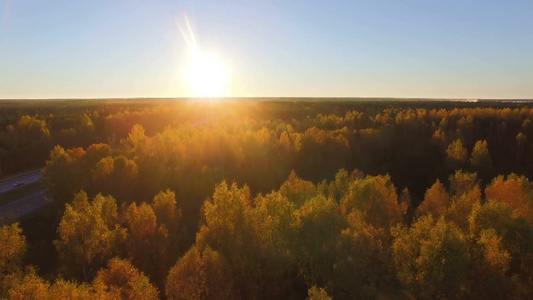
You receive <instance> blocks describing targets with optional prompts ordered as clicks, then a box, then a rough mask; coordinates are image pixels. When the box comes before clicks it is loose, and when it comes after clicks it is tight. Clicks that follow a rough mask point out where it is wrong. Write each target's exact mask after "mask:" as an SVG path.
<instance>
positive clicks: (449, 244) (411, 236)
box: [393, 216, 469, 299]
mask: <svg viewBox="0 0 533 300" xmlns="http://www.w3.org/2000/svg"><path fill="white" fill-rule="evenodd" d="M393 233H394V236H395V240H394V244H393V257H394V265H395V267H396V270H397V274H398V279H400V281H401V282H402V283H403V284H404V285H405V286H406V287H407V288H408V289H409V291H411V292H412V293H413V294H414V295H415V296H417V297H420V298H422V299H438V298H443V297H445V298H458V297H459V296H460V295H461V293H462V287H463V286H464V285H465V280H466V271H467V269H468V263H469V256H468V252H467V242H466V238H465V236H464V234H463V233H462V232H461V230H460V229H459V228H457V226H455V225H454V224H452V223H449V222H446V221H445V220H444V218H440V219H439V220H438V221H436V222H435V221H434V219H433V217H432V216H424V217H422V218H420V219H418V220H417V221H416V222H415V223H414V224H413V225H412V227H411V228H409V229H408V228H405V227H401V226H400V227H399V228H396V229H395V230H394V231H393Z"/></svg>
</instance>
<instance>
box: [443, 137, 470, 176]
mask: <svg viewBox="0 0 533 300" xmlns="http://www.w3.org/2000/svg"><path fill="white" fill-rule="evenodd" d="M446 155H447V159H448V162H449V164H450V166H451V167H452V168H453V169H457V168H460V167H462V166H464V165H465V163H466V162H467V161H468V150H466V148H465V147H464V146H463V142H462V141H461V139H457V140H456V141H455V142H452V143H451V144H450V145H448V149H446Z"/></svg>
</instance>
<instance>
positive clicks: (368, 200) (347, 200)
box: [341, 176, 407, 228]
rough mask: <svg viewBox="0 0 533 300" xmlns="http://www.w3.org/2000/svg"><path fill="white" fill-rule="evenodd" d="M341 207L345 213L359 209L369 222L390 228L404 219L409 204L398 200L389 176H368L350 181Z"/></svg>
mask: <svg viewBox="0 0 533 300" xmlns="http://www.w3.org/2000/svg"><path fill="white" fill-rule="evenodd" d="M341 208H342V212H343V214H344V215H349V214H350V213H351V212H352V211H354V210H358V211H360V212H361V213H362V214H363V216H364V220H365V221H366V222H368V223H369V224H372V225H374V226H378V227H383V228H389V227H390V226H394V225H395V224H396V223H398V222H401V221H402V220H403V217H404V215H405V213H406V211H407V204H406V203H399V202H398V195H397V194H396V188H395V187H394V185H393V184H392V182H391V181H390V177H389V176H367V177H365V178H364V179H356V180H353V181H352V182H350V184H349V188H348V192H347V193H346V194H345V196H344V197H343V198H342V200H341Z"/></svg>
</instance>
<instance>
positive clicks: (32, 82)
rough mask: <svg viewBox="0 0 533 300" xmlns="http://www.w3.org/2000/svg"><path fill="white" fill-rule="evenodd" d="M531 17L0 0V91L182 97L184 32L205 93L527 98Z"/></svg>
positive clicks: (519, 11) (488, 3)
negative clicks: (214, 85) (215, 71)
mask: <svg viewBox="0 0 533 300" xmlns="http://www.w3.org/2000/svg"><path fill="white" fill-rule="evenodd" d="M532 16H533V1H512V0H506V1H501V0H498V1H492V0H485V1H474V0H472V1H470V0H457V1H456V0H447V1H440V0H432V1H422V0H419V1H410V0H405V1H399V0H394V1H381V0H369V1H335V0H329V1H309V0H307V1H298V0H293V1H287V0H280V1H278V0H269V1H266V0H265V1H260V0H255V1H251V0H241V1H229V0H228V1H224V0H218V1H148V0H129V1H120V0H112V1H109V0H107V1H98V0H90V1H84V0H76V1H72V0H68V1H54V0H7V1H6V0H0V99H15V98H105V97H112V98H126V97H190V96H194V93H193V90H192V87H191V83H190V82H189V81H188V80H187V79H188V78H187V71H186V69H187V66H188V65H189V60H190V57H191V55H190V53H191V45H190V44H191V43H190V34H193V35H194V40H195V41H196V44H197V48H198V49H199V50H200V51H201V52H202V53H207V54H209V55H210V56H211V57H214V58H215V59H216V61H218V62H219V63H220V65H221V66H222V68H223V70H224V74H225V78H226V80H225V85H224V89H223V91H222V92H221V93H220V95H219V96H225V97H402V98H410V97H419V98H426V97H429V98H530V99H531V98H533V18H532ZM188 28H190V30H189V29H188ZM188 40H189V42H187V41H188ZM206 75H207V74H206ZM200 77H202V76H201V75H200ZM207 77H209V76H207Z"/></svg>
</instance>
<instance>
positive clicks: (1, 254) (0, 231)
mask: <svg viewBox="0 0 533 300" xmlns="http://www.w3.org/2000/svg"><path fill="white" fill-rule="evenodd" d="M26 249H27V245H26V238H25V237H24V236H23V235H22V229H20V227H19V224H18V223H15V224H13V225H9V226H8V225H4V226H2V227H0V297H2V298H3V297H5V296H6V293H7V287H8V286H9V281H10V280H12V278H11V277H13V276H14V274H18V273H20V272H21V271H22V259H23V258H24V255H25V254H26Z"/></svg>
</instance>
